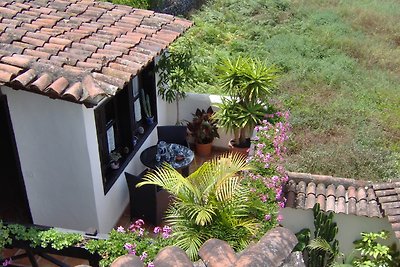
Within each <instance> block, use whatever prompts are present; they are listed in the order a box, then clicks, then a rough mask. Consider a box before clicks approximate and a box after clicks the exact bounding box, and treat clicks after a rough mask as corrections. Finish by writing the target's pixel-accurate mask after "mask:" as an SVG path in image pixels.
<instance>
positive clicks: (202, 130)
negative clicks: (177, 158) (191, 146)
mask: <svg viewBox="0 0 400 267" xmlns="http://www.w3.org/2000/svg"><path fill="white" fill-rule="evenodd" d="M193 116H194V117H193V120H192V122H188V124H187V127H188V130H189V131H190V133H191V135H192V136H193V137H194V140H195V143H196V153H197V154H198V155H200V156H209V155H210V154H211V149H212V142H213V141H214V138H219V134H218V126H217V121H216V120H215V119H214V118H213V116H214V110H213V109H212V108H211V107H209V108H208V109H207V111H205V110H204V109H201V110H200V109H197V110H196V113H195V114H193Z"/></svg>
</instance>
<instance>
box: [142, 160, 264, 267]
mask: <svg viewBox="0 0 400 267" xmlns="http://www.w3.org/2000/svg"><path fill="white" fill-rule="evenodd" d="M250 169H251V167H250V166H249V165H248V164H247V163H246V160H245V158H244V157H243V156H242V155H237V154H226V155H222V156H221V157H219V158H216V159H213V160H211V161H209V162H206V163H204V164H203V165H202V166H201V167H200V168H198V169H197V171H195V172H194V173H192V174H191V175H189V176H188V177H186V178H185V177H183V176H182V175H181V174H180V173H179V172H178V171H176V170H175V169H173V168H172V167H170V166H169V165H167V164H165V165H164V166H163V168H160V169H157V170H155V171H154V172H151V173H148V174H147V175H146V176H145V177H144V180H145V181H144V182H142V183H140V184H139V185H138V186H142V185H145V184H153V185H157V186H161V187H163V188H164V189H165V190H167V191H168V192H169V193H170V194H172V195H173V196H174V199H175V202H174V204H173V205H172V207H171V208H170V209H169V210H168V211H167V215H166V221H167V223H169V224H170V225H171V226H172V229H173V237H175V239H176V240H177V241H176V244H175V245H177V246H179V247H181V248H182V249H183V250H185V251H186V252H187V254H188V255H189V256H190V258H191V259H192V260H195V259H196V258H197V253H198V249H199V248H200V246H201V245H202V244H203V243H204V242H205V241H206V240H207V239H209V238H211V237H214V238H220V239H224V240H225V241H227V242H228V243H230V244H231V246H232V247H234V248H235V249H237V250H239V249H242V248H244V247H245V246H246V245H248V243H249V242H250V240H251V237H252V236H253V235H255V234H256V232H257V229H258V224H257V221H256V220H255V219H254V218H252V217H251V216H250V214H249V210H250V209H249V201H248V195H249V193H250V191H249V189H248V188H247V187H245V186H243V185H242V184H241V179H242V177H241V176H240V175H239V172H240V171H243V170H250Z"/></svg>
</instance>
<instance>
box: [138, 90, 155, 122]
mask: <svg viewBox="0 0 400 267" xmlns="http://www.w3.org/2000/svg"><path fill="white" fill-rule="evenodd" d="M140 91H141V94H142V97H141V98H140V99H141V101H142V105H143V110H144V113H145V115H146V117H147V118H151V117H152V115H151V105H150V97H149V95H148V94H146V93H145V92H144V90H143V89H141V90H140Z"/></svg>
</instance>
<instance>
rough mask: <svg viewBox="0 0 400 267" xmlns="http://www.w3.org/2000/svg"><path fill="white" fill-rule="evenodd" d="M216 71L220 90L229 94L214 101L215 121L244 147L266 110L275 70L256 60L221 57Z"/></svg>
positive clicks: (274, 83)
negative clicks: (221, 59) (216, 108)
mask: <svg viewBox="0 0 400 267" xmlns="http://www.w3.org/2000/svg"><path fill="white" fill-rule="evenodd" d="M217 70H218V72H217V73H218V76H217V77H218V79H219V81H220V84H221V89H222V90H223V91H224V92H226V93H227V94H228V95H229V97H227V98H223V99H222V103H220V104H216V106H217V107H218V108H219V110H218V111H217V112H216V118H217V119H218V124H219V126H220V127H224V128H225V129H226V130H227V131H231V132H233V133H234V135H235V138H234V142H235V144H236V145H238V146H240V145H242V146H243V144H245V142H246V139H248V138H250V135H251V132H252V131H253V128H254V127H255V126H256V125H257V124H259V123H260V122H261V121H262V120H263V118H264V115H265V114H266V113H267V109H268V102H269V97H270V95H271V93H272V92H273V90H274V89H275V87H276V78H277V69H276V68H274V67H272V66H267V65H266V64H265V63H264V62H262V61H260V60H258V59H253V58H248V57H238V58H237V59H236V60H234V61H231V60H230V59H226V60H223V61H222V63H221V64H220V65H218V66H217ZM249 144H250V143H249Z"/></svg>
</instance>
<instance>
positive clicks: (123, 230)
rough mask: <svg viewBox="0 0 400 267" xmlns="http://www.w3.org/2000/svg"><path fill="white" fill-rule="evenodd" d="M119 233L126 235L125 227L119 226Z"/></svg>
mask: <svg viewBox="0 0 400 267" xmlns="http://www.w3.org/2000/svg"><path fill="white" fill-rule="evenodd" d="M117 232H119V233H125V229H124V227H122V226H118V228H117Z"/></svg>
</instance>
